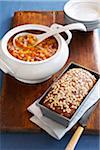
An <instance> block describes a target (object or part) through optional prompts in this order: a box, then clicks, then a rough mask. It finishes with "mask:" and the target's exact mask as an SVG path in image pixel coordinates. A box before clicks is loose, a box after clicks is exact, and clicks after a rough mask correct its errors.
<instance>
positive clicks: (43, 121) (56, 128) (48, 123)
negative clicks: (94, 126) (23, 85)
mask: <svg viewBox="0 0 100 150" xmlns="http://www.w3.org/2000/svg"><path fill="white" fill-rule="evenodd" d="M99 91H100V79H99V81H98V83H97V85H96V86H95V89H94V90H93V92H92V93H91V94H89V96H88V99H87V100H86V101H84V102H83V104H82V107H80V109H79V111H78V112H77V114H76V115H75V117H74V118H73V119H72V121H71V122H70V123H69V125H68V127H65V126H63V125H61V124H59V123H57V122H56V121H54V120H51V119H49V118H47V117H45V116H43V114H42V112H41V110H40V108H39V107H38V106H37V105H36V103H37V102H38V100H37V101H35V102H34V103H33V104H32V105H30V106H29V107H28V108H27V109H28V111H29V112H31V113H32V114H33V115H34V116H33V117H31V118H30V120H31V121H32V122H33V123H35V124H37V125H38V126H39V127H40V128H42V129H43V130H45V131H46V132H47V133H48V134H50V135H51V136H52V137H54V138H56V139H57V140H60V139H61V138H62V137H63V136H64V134H65V133H66V132H68V131H69V130H70V129H71V128H72V127H73V126H74V125H75V124H76V123H77V122H78V121H79V120H80V118H81V117H82V115H83V114H84V113H85V112H86V111H87V110H88V109H89V108H90V107H91V106H92V105H94V104H95V103H96V102H97V101H98V99H100V92H99Z"/></svg>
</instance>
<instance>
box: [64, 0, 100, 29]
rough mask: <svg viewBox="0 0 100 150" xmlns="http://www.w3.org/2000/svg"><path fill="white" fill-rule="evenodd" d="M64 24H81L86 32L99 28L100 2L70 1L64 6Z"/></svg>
mask: <svg viewBox="0 0 100 150" xmlns="http://www.w3.org/2000/svg"><path fill="white" fill-rule="evenodd" d="M64 13H65V23H66V24H70V23H76V22H81V23H83V24H84V25H85V26H86V28H87V31H92V30H94V29H97V28H100V2H97V1H91V2H90V1H78V0H76V1H72V0H70V1H69V2H68V3H66V4H65V6H64Z"/></svg>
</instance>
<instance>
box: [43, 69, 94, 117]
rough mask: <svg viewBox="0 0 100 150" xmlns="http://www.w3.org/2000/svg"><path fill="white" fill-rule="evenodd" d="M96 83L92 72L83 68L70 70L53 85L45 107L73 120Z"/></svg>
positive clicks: (45, 100)
mask: <svg viewBox="0 0 100 150" xmlns="http://www.w3.org/2000/svg"><path fill="white" fill-rule="evenodd" d="M95 82H96V78H95V76H94V75H92V74H91V73H90V72H88V71H86V70H84V69H82V68H73V69H70V70H69V71H67V72H66V73H65V74H64V75H63V76H62V77H61V78H60V79H59V80H58V81H57V82H55V83H54V84H53V85H52V88H51V90H50V91H49V93H48V94H47V96H46V97H45V99H44V101H43V105H44V106H46V107H47V108H49V109H51V110H53V111H55V112H57V113H59V114H61V115H62V116H65V117H67V118H71V117H72V115H73V114H74V113H75V111H76V110H77V108H78V107H79V106H80V104H81V102H82V101H83V100H84V98H85V96H86V95H87V94H88V92H89V91H90V89H91V88H92V87H93V85H94V84H95Z"/></svg>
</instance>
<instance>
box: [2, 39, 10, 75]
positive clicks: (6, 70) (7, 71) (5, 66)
mask: <svg viewBox="0 0 100 150" xmlns="http://www.w3.org/2000/svg"><path fill="white" fill-rule="evenodd" d="M0 69H1V70H2V71H3V72H4V73H10V74H13V71H12V70H11V69H10V68H9V67H8V66H7V65H6V63H5V62H4V60H2V52H1V41H0Z"/></svg>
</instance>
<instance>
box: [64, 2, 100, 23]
mask: <svg viewBox="0 0 100 150" xmlns="http://www.w3.org/2000/svg"><path fill="white" fill-rule="evenodd" d="M75 3H78V4H85V3H88V4H90V5H91V4H94V3H95V4H96V3H98V2H91V3H90V2H88V1H87V2H86V1H84V2H83V1H76V2H74V1H69V2H67V3H65V5H64V13H65V14H66V15H67V16H68V17H69V18H70V19H72V20H75V21H78V22H79V21H80V22H85V23H93V22H95V23H96V22H98V21H99V19H100V17H98V19H93V20H89V21H87V20H85V19H84V20H83V19H76V18H74V17H72V16H70V15H69V14H67V12H68V9H69V8H70V7H71V6H72V5H73V4H75ZM66 10H67V11H66Z"/></svg>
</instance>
